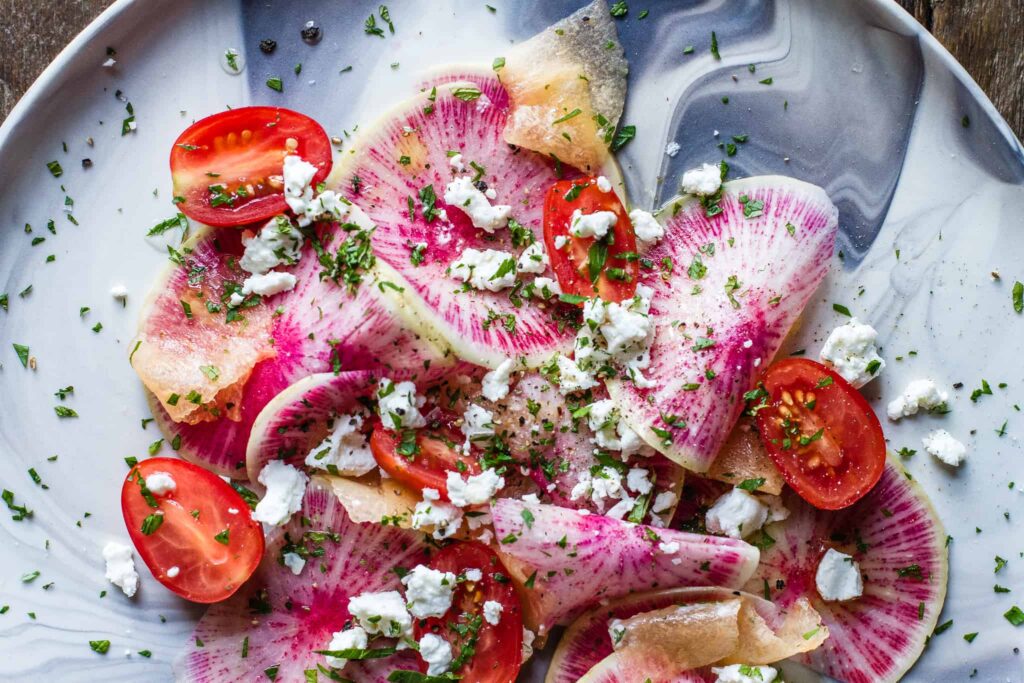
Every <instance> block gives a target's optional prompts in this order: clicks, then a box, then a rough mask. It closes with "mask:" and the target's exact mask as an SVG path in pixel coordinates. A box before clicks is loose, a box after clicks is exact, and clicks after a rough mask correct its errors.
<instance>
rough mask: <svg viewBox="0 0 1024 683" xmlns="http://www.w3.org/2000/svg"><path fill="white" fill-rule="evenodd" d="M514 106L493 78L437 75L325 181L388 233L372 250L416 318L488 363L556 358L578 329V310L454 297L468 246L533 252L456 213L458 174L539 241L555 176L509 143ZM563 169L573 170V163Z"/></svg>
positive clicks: (510, 298)
mask: <svg viewBox="0 0 1024 683" xmlns="http://www.w3.org/2000/svg"><path fill="white" fill-rule="evenodd" d="M508 111H509V98H508V94H507V93H506V91H505V89H504V88H503V87H502V85H501V83H500V82H499V81H498V79H497V77H495V75H494V72H493V71H491V70H489V69H487V70H484V69H480V70H474V69H464V70H459V71H457V72H452V73H449V74H445V75H442V76H439V77H437V78H435V79H433V80H431V81H430V83H428V84H427V85H426V86H425V88H424V90H423V91H422V92H421V93H420V94H419V95H417V96H416V97H414V98H412V99H410V100H409V101H407V102H405V103H403V104H401V105H399V107H398V108H397V109H395V110H394V111H393V112H392V113H390V114H389V115H387V116H386V117H385V118H384V120H382V121H380V122H379V123H377V124H376V125H374V126H371V127H370V128H367V129H365V131H364V132H363V133H362V134H361V136H360V137H358V138H357V139H356V140H355V141H354V142H353V153H352V154H350V155H347V156H346V157H345V158H344V159H343V160H342V161H341V163H340V164H338V165H336V166H335V168H334V170H333V171H332V173H331V176H330V177H329V178H328V184H329V185H331V186H333V187H334V188H335V189H336V190H337V191H338V192H340V193H343V194H345V195H346V196H347V197H348V198H349V199H350V200H352V201H353V202H355V203H358V204H359V205H360V206H361V207H362V208H363V209H364V210H365V211H366V212H367V213H368V214H369V216H370V218H371V219H372V220H373V222H374V223H376V224H377V225H379V226H380V229H379V230H378V231H377V232H376V233H375V234H374V237H373V247H374V251H375V253H376V254H377V257H378V259H379V260H380V261H383V262H385V263H387V264H389V265H390V266H391V267H392V268H394V269H395V271H397V272H398V273H400V274H401V276H402V278H403V280H404V281H406V282H407V283H408V288H409V291H410V292H411V293H413V294H415V295H417V297H415V298H416V299H417V301H418V307H417V311H416V312H417V314H418V315H419V316H420V317H422V319H424V320H425V321H426V322H427V323H428V325H429V326H430V327H431V328H433V329H436V330H437V331H438V333H439V335H440V336H441V337H442V338H443V339H444V340H445V341H446V342H447V344H448V345H449V346H450V347H451V349H452V350H453V351H454V352H455V355H456V356H458V357H459V358H461V359H463V360H466V361H469V362H472V363H476V364H479V365H483V366H485V367H489V368H495V367H497V366H498V365H500V364H501V363H502V362H503V361H504V360H505V359H506V358H513V359H518V358H523V359H525V361H526V363H527V365H529V366H531V367H536V366H539V365H540V364H541V363H543V362H545V361H547V360H549V359H550V358H551V356H552V354H553V353H555V352H556V351H568V350H569V349H570V348H571V347H572V338H573V330H572V329H571V326H568V325H565V324H564V323H565V320H564V317H565V316H566V315H568V314H569V313H571V312H572V311H571V310H570V309H569V308H568V307H566V306H565V305H563V304H546V303H543V302H538V301H537V300H536V299H530V298H529V297H525V296H522V294H521V293H520V294H517V292H519V290H518V289H505V290H502V291H499V292H491V291H486V290H480V291H478V290H475V289H470V290H468V291H457V290H461V288H462V283H461V282H460V281H458V280H456V279H454V278H453V277H452V276H451V275H450V274H449V272H448V271H449V268H450V267H451V265H452V263H453V262H455V261H456V260H457V259H459V258H460V257H461V256H462V254H463V251H464V250H465V249H467V248H474V249H478V250H480V251H483V250H487V249H493V250H502V251H506V252H509V253H510V254H515V255H518V254H519V253H520V252H521V251H522V249H523V247H524V246H525V245H524V244H523V243H522V241H519V242H518V244H519V246H516V245H514V244H513V240H512V235H513V231H512V230H510V229H508V228H504V227H502V228H496V229H494V231H493V234H491V233H487V232H485V231H484V230H482V229H479V228H476V227H474V226H473V224H472V222H471V220H470V218H469V217H468V216H467V215H466V214H465V213H464V212H463V210H462V209H461V208H460V207H457V206H449V205H448V204H446V203H445V200H444V195H445V188H446V186H447V185H448V183H451V182H452V181H453V180H454V179H455V178H456V176H458V177H467V176H468V177H470V178H471V179H476V180H478V181H480V182H482V183H485V184H486V186H487V188H488V189H489V190H493V191H494V192H495V198H494V199H493V200H492V201H493V203H494V204H496V205H510V206H512V207H513V209H512V217H513V218H515V219H516V221H518V223H520V224H521V225H522V226H523V228H525V229H526V230H529V231H531V232H532V233H533V235H534V236H535V237H537V238H540V237H541V231H542V214H543V198H544V193H545V191H546V190H547V188H548V187H549V186H550V185H551V184H552V183H553V182H554V181H555V180H557V179H558V177H559V172H558V169H557V168H556V165H555V164H554V163H553V162H552V161H551V159H549V158H548V157H546V156H542V155H540V154H535V153H532V152H528V151H524V150H521V149H515V148H511V147H510V146H509V145H508V144H507V143H506V142H505V140H504V139H503V137H502V130H503V129H504V126H505V122H506V120H507V118H508ZM449 152H451V153H453V154H454V153H458V154H461V155H462V157H461V160H460V162H461V166H462V167H464V168H465V169H466V170H465V171H464V172H462V171H457V170H456V169H455V168H453V166H452V163H451V157H450V156H449ZM561 171H562V173H563V174H564V175H565V176H567V177H572V176H573V175H575V174H576V172H575V171H573V170H572V169H570V168H567V167H563V168H562V169H561ZM477 176H479V177H477ZM615 180H617V177H616V178H615ZM410 202H411V203H412V212H411V213H412V214H413V215H412V216H410V208H409V204H410ZM441 211H443V212H444V214H438V213H437V212H441ZM445 215H446V216H447V220H446V219H445ZM518 232H519V231H518V230H517V231H516V233H518ZM485 238H486V239H485ZM424 245H425V246H424ZM414 249H415V250H416V252H417V253H418V254H419V255H418V256H417V257H416V258H414V257H413V256H414V253H413V252H414ZM414 261H417V262H418V263H414ZM531 279H532V276H529V277H525V278H522V279H521V280H520V281H521V282H529V281H530V280H531ZM410 299H412V297H410ZM517 304H518V305H517ZM559 318H563V319H562V320H561V324H560V322H559Z"/></svg>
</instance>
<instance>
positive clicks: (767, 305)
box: [608, 176, 838, 472]
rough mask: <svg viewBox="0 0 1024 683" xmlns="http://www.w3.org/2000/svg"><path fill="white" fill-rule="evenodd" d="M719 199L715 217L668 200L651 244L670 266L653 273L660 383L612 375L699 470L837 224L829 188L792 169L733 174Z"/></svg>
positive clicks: (657, 438)
mask: <svg viewBox="0 0 1024 683" xmlns="http://www.w3.org/2000/svg"><path fill="white" fill-rule="evenodd" d="M718 205H719V206H720V207H721V213H720V214H718V215H715V216H713V217H711V218H708V217H706V216H705V209H704V207H703V206H702V205H701V203H700V201H698V199H697V198H695V197H683V198H677V199H675V200H673V201H671V202H670V203H669V204H667V205H666V206H665V207H664V208H663V209H662V210H661V212H660V218H661V219H662V220H664V221H665V234H666V236H665V239H663V240H662V241H661V242H660V243H658V244H657V246H655V247H654V248H653V249H651V251H649V252H648V253H647V257H648V258H649V259H650V260H652V261H653V262H654V263H656V264H663V265H662V270H663V271H664V272H663V273H661V274H660V276H655V277H652V278H651V279H650V282H649V283H648V284H649V285H650V286H651V287H653V288H654V298H653V301H652V303H651V314H652V317H653V318H654V319H655V320H656V321H657V331H656V336H655V340H654V343H653V345H652V347H651V350H650V356H651V364H650V366H649V367H648V368H647V370H645V371H644V374H645V376H646V377H647V378H648V379H649V380H650V381H651V385H652V388H646V389H642V388H639V387H637V386H636V385H635V384H634V383H633V382H628V381H622V380H615V381H610V382H608V391H609V393H610V394H611V397H612V398H613V399H614V400H615V401H616V403H617V404H618V405H619V407H620V409H621V410H622V413H623V415H624V416H625V418H626V421H627V422H628V423H629V424H630V426H632V427H633V428H634V429H635V430H636V431H637V432H638V433H640V435H641V436H642V437H643V438H644V439H645V440H646V441H647V442H648V443H649V444H651V445H652V446H654V447H655V448H657V449H658V450H660V451H661V452H662V453H664V454H665V455H667V456H668V457H669V458H671V459H672V460H674V461H676V462H678V463H679V464H681V465H683V466H684V467H686V468H688V469H691V470H694V471H696V472H706V471H707V470H708V468H709V467H710V466H711V463H712V461H713V460H714V458H715V455H716V454H717V453H718V451H719V449H720V448H721V446H722V444H723V443H724V442H725V440H726V438H727V437H728V435H729V430H730V429H732V426H733V424H735V422H736V419H737V417H739V414H740V412H741V410H742V408H743V401H742V400H740V396H741V395H742V393H743V392H745V391H747V390H748V389H749V388H750V387H751V386H752V385H753V384H754V380H755V377H756V376H757V375H758V373H760V372H761V371H762V370H763V369H764V367H766V366H767V365H768V364H769V363H770V362H771V360H772V358H773V357H774V355H775V353H776V351H778V349H779V346H780V344H781V343H782V341H783V339H784V337H785V336H786V333H787V332H788V331H789V328H790V327H791V326H792V325H793V323H794V321H795V320H796V318H797V316H799V315H800V312H801V311H802V310H803V308H804V306H805V305H806V304H807V302H808V300H809V299H810V297H811V295H812V293H813V292H814V290H815V289H816V288H817V286H818V284H820V283H821V281H822V279H823V278H824V277H825V274H826V272H827V270H828V261H829V259H830V257H831V256H832V250H833V245H834V242H835V235H836V227H837V225H838V212H837V210H836V208H835V206H833V204H832V202H830V201H829V199H828V196H827V195H826V194H825V191H824V190H822V189H821V188H819V187H816V186H814V185H810V184H808V183H804V182H801V181H799V180H794V179H792V178H784V177H780V176H764V177H757V178H746V179H744V180H737V181H734V182H731V183H727V184H726V185H725V186H724V189H723V192H722V198H721V201H720V202H719V204H718ZM666 264H667V265H666ZM668 265H671V268H669V267H668ZM709 370H710V371H711V372H710V373H709V372H708V371H709ZM712 373H713V374H712ZM709 377H711V378H710V379H709ZM691 384H698V385H699V386H698V388H697V389H696V390H692V388H691V387H690V386H688V385H691ZM666 416H668V417H666Z"/></svg>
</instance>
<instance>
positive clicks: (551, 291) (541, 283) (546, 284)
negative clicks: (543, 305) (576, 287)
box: [533, 277, 562, 299]
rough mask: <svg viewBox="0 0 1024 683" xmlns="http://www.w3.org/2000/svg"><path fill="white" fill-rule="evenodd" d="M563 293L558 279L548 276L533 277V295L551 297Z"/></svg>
mask: <svg viewBox="0 0 1024 683" xmlns="http://www.w3.org/2000/svg"><path fill="white" fill-rule="evenodd" d="M561 293H562V288H561V287H560V286H559V285H558V281H557V280H552V279H551V278H548V277H535V278H533V295H534V296H535V297H537V298H538V299H550V298H552V297H555V296H558V295H559V294H561Z"/></svg>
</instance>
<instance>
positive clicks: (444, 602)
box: [402, 564, 455, 619]
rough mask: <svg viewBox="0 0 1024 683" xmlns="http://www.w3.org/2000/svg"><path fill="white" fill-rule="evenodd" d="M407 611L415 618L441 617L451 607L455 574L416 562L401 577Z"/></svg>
mask: <svg viewBox="0 0 1024 683" xmlns="http://www.w3.org/2000/svg"><path fill="white" fill-rule="evenodd" d="M402 584H403V585H405V600H406V603H407V604H408V608H409V613H410V614H411V615H412V616H413V617H415V618H417V619H425V618H427V617H442V616H444V614H445V613H446V612H447V611H448V610H449V609H451V607H452V590H453V589H454V588H455V574H452V573H451V572H441V571H438V570H436V569H431V568H430V567H425V566H423V565H422V564H418V565H416V566H415V567H413V569H412V571H411V572H409V573H408V574H406V575H405V576H403V577H402Z"/></svg>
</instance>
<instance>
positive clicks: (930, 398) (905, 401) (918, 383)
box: [885, 379, 949, 420]
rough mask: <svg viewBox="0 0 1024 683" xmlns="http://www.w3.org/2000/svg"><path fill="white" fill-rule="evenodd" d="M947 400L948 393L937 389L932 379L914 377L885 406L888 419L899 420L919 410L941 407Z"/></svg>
mask: <svg viewBox="0 0 1024 683" xmlns="http://www.w3.org/2000/svg"><path fill="white" fill-rule="evenodd" d="M948 400H949V394H947V393H946V392H945V391H943V390H942V389H939V387H938V385H937V384H936V383H935V382H934V380H930V379H916V380H914V381H913V382H911V383H910V384H908V385H907V388H906V389H904V390H903V393H902V394H900V396H899V397H898V398H895V399H893V400H892V401H890V402H889V405H888V406H886V409H885V411H886V413H887V414H888V415H889V419H890V420H899V419H901V418H904V417H909V416H911V415H916V414H917V412H918V411H919V410H921V409H922V408H924V409H925V410H936V409H939V408H941V407H943V406H944V405H945V403H946V401H948Z"/></svg>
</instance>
